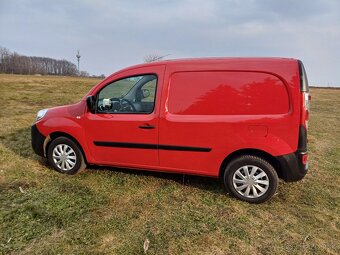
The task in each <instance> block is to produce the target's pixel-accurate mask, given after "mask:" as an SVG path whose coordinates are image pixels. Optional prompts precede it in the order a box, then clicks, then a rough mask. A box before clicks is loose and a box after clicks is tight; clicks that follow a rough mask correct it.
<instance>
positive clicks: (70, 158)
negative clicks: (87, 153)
mask: <svg viewBox="0 0 340 255" xmlns="http://www.w3.org/2000/svg"><path fill="white" fill-rule="evenodd" d="M47 159H48V161H49V163H50V165H51V166H52V167H53V168H54V169H55V170H56V171H58V172H60V173H63V174H76V173H77V172H78V171H80V170H82V169H85V168H86V164H85V160H84V157H83V154H82V152H81V150H80V148H79V147H78V145H77V144H76V143H75V142H74V141H72V140H71V139H69V138H67V137H58V138H56V139H54V140H53V141H52V142H51V144H50V145H49V147H48V151H47Z"/></svg>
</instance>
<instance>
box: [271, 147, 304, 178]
mask: <svg viewBox="0 0 340 255" xmlns="http://www.w3.org/2000/svg"><path fill="white" fill-rule="evenodd" d="M306 154H307V152H300V151H296V152H295V153H291V154H287V155H283V156H278V157H276V159H277V160H278V162H279V164H280V168H281V171H280V172H281V174H282V178H283V180H284V181H286V182H294V181H299V180H301V179H302V178H303V177H304V176H305V175H306V173H307V172H308V163H307V164H305V165H304V164H303V163H302V162H303V160H302V157H303V156H304V155H306Z"/></svg>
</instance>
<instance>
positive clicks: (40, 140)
mask: <svg viewBox="0 0 340 255" xmlns="http://www.w3.org/2000/svg"><path fill="white" fill-rule="evenodd" d="M31 138H32V148H33V150H34V152H35V153H36V154H38V155H39V156H42V157H45V153H44V142H45V139H46V137H45V136H44V135H42V134H41V133H40V132H39V130H38V128H37V125H36V124H34V125H32V127H31Z"/></svg>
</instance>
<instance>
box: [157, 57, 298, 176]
mask: <svg viewBox="0 0 340 255" xmlns="http://www.w3.org/2000/svg"><path fill="white" fill-rule="evenodd" d="M241 66H242V63H240V65H239V66H238V64H237V63H236V64H235V62H234V65H230V63H228V62H226V63H224V64H222V63H217V64H216V63H215V64H210V65H206V64H202V65H189V64H188V65H170V64H169V65H168V66H167V68H166V74H165V80H164V85H165V87H164V90H163V93H162V105H161V109H164V110H163V111H161V115H160V122H159V144H160V145H162V144H166V145H172V146H174V147H176V146H178V147H181V146H182V147H189V148H193V150H187V151H180V150H175V149H169V150H167V149H160V150H159V160H160V161H159V162H160V167H162V168H167V169H169V170H171V171H177V172H181V173H183V172H186V173H192V174H199V175H208V176H218V172H219V168H220V166H221V163H222V161H223V160H224V159H225V158H226V157H227V156H228V155H229V154H231V153H232V152H234V151H237V150H240V149H258V150H262V151H265V152H267V153H269V154H271V155H273V156H279V155H286V154H289V153H292V152H295V151H296V149H297V143H298V132H299V130H298V129H299V115H300V109H299V105H300V99H299V77H298V65H297V61H291V60H289V61H282V62H280V63H279V62H277V61H276V62H274V63H270V62H268V63H266V62H262V61H259V62H258V63H250V64H249V63H248V64H247V65H243V67H244V69H243V70H242V69H241V68H240V67H241ZM195 148H203V149H205V150H204V151H203V150H194V149H195Z"/></svg>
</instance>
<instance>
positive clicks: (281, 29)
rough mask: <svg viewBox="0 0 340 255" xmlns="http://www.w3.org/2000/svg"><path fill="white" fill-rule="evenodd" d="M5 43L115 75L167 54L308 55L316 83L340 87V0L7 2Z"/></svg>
mask: <svg viewBox="0 0 340 255" xmlns="http://www.w3.org/2000/svg"><path fill="white" fill-rule="evenodd" d="M0 46H3V47H6V48H8V49H10V50H11V51H16V52H18V53H20V54H24V55H35V56H45V57H53V58H57V59H63V58H65V59H67V60H69V61H72V62H74V63H76V57H75V55H76V51H77V49H79V50H80V53H81V55H82V57H81V62H80V69H81V70H86V71H88V72H89V73H90V74H102V73H103V74H105V75H108V74H111V73H113V72H115V71H117V70H119V69H121V68H123V67H127V66H129V65H133V64H137V63H141V62H143V58H144V56H145V55H147V54H150V53H157V54H162V55H166V54H171V55H170V56H168V57H167V58H168V59H170V58H184V57H209V56H217V57H219V56H241V57H246V56H277V57H293V58H299V59H301V60H302V61H303V62H304V64H305V67H306V70H307V73H308V76H309V81H310V83H311V84H313V85H323V86H327V85H329V86H340V68H339V65H338V64H339V61H340V1H338V0H313V1H312V0H277V1H275V0H225V1H222V0H221V1H218V0H203V1H199V0H172V1H168V0H149V1H148V0H144V1H137V0H131V1H129V0H125V1H114V0H111V1H109V0H107V1H101V0H92V1H90V0H58V1H49V0H26V1H25V0H0Z"/></svg>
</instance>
